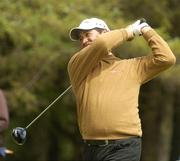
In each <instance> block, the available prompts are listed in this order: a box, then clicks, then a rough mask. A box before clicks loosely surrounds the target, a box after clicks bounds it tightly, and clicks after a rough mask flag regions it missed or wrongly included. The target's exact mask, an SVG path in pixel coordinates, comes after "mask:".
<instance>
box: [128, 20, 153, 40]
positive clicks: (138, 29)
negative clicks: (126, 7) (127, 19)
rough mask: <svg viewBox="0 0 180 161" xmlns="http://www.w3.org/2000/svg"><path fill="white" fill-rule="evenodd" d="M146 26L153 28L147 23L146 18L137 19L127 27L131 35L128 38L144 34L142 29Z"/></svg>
mask: <svg viewBox="0 0 180 161" xmlns="http://www.w3.org/2000/svg"><path fill="white" fill-rule="evenodd" d="M144 27H148V28H151V27H150V26H149V25H148V24H147V23H146V20H145V19H144V18H142V19H140V20H137V21H136V22H134V23H133V24H131V25H129V26H128V27H126V30H127V32H128V35H129V39H128V40H132V39H133V38H134V37H135V36H141V35H142V29H143V28H144Z"/></svg>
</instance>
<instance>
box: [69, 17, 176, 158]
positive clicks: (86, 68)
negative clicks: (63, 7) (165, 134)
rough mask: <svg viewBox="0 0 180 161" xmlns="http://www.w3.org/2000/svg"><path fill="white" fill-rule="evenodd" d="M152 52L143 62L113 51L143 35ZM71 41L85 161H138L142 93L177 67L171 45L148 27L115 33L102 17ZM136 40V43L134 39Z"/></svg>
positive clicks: (73, 34)
mask: <svg viewBox="0 0 180 161" xmlns="http://www.w3.org/2000/svg"><path fill="white" fill-rule="evenodd" d="M141 35H142V37H143V38H144V39H145V41H146V42H147V45H148V46H149V47H150V49H151V54H149V55H145V56H143V57H137V58H131V59H120V58H118V57H116V56H115V55H114V54H113V53H112V49H113V48H116V47H118V46H120V45H121V44H123V43H126V42H127V41H128V40H132V39H134V37H136V36H141ZM70 38H71V40H73V41H79V42H80V45H81V49H80V50H79V51H78V52H77V53H75V54H74V55H73V56H72V58H71V59H70V61H69V64H68V72H69V77H70V81H71V84H72V88H73V92H74V94H75V97H76V102H77V115H78V125H79V129H80V133H81V135H82V139H83V141H84V146H85V147H84V153H83V156H84V160H85V161H139V160H140V155H141V137H142V129H141V121H140V118H139V110H138V97H139V89H140V87H141V85H142V84H144V83H146V82H148V81H149V80H151V79H152V78H154V77H155V76H157V75H158V74H159V73H161V72H162V71H164V70H166V69H168V68H169V67H171V66H172V65H173V64H174V63H175V60H176V59H175V56H174V55H173V53H172V51H171V49H170V48H169V46H168V44H167V43H166V42H165V41H164V40H163V39H162V38H161V37H160V36H159V35H158V34H157V33H156V31H155V30H154V29H152V28H151V27H150V26H149V25H148V24H147V23H146V22H144V21H142V20H137V21H136V22H135V23H133V24H132V25H129V26H127V27H126V28H121V29H116V30H111V31H110V29H109V27H108V26H107V24H106V23H105V22H104V21H103V20H101V19H98V18H89V19H85V20H83V21H82V22H81V23H80V25H79V26H78V27H75V28H73V29H71V31H70ZM134 40H135V39H134Z"/></svg>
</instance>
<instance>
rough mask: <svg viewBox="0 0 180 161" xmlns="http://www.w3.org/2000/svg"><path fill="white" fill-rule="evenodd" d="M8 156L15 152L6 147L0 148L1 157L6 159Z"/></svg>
mask: <svg viewBox="0 0 180 161" xmlns="http://www.w3.org/2000/svg"><path fill="white" fill-rule="evenodd" d="M6 154H13V151H12V150H9V149H7V148H6V147H0V157H6Z"/></svg>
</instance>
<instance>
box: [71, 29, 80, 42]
mask: <svg viewBox="0 0 180 161" xmlns="http://www.w3.org/2000/svg"><path fill="white" fill-rule="evenodd" d="M80 30H81V29H79V28H73V29H71V31H70V32H69V37H70V39H71V40H72V41H77V40H79V32H80Z"/></svg>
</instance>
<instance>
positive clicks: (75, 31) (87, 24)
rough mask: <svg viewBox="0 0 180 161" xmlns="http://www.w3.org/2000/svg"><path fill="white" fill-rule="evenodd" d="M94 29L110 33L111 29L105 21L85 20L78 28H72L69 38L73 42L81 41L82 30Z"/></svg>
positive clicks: (96, 19)
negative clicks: (80, 33)
mask: <svg viewBox="0 0 180 161" xmlns="http://www.w3.org/2000/svg"><path fill="white" fill-rule="evenodd" d="M94 28H99V29H105V30H107V31H110V29H109V27H108V26H107V25H106V23H105V22H104V21H103V20H101V19H98V18H89V19H85V20H83V21H82V22H81V23H80V25H79V26H78V27H74V28H72V29H71V30H70V32H69V37H70V39H71V40H72V41H77V40H79V32H80V31H81V30H91V29H94Z"/></svg>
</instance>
